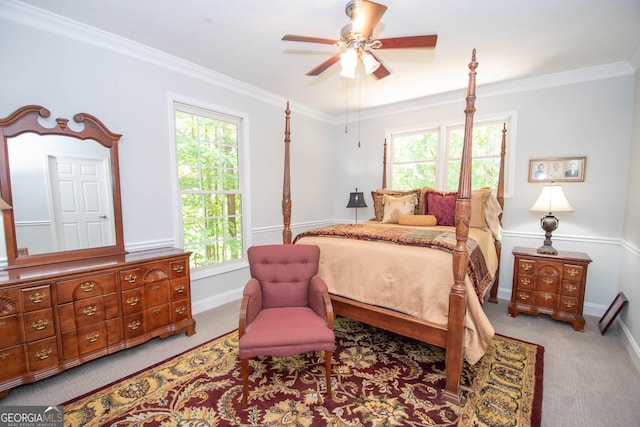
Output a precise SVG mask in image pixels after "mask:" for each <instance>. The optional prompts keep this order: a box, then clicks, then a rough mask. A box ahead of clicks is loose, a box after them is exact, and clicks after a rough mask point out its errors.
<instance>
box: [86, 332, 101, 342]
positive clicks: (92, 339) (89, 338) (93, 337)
mask: <svg viewBox="0 0 640 427" xmlns="http://www.w3.org/2000/svg"><path fill="white" fill-rule="evenodd" d="M98 338H100V334H99V333H97V332H94V333H92V334H89V335H87V337H86V339H87V341H89V342H96V341H98Z"/></svg>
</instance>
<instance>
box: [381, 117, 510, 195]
mask: <svg viewBox="0 0 640 427" xmlns="http://www.w3.org/2000/svg"><path fill="white" fill-rule="evenodd" d="M504 123H507V128H509V124H510V119H508V118H507V119H500V120H492V121H486V122H479V123H476V124H475V125H474V127H473V147H472V176H471V186H472V188H482V187H491V188H497V186H498V178H499V173H500V149H501V146H502V127H503V124H504ZM390 141H391V144H390V162H389V177H390V184H391V186H390V188H394V189H398V190H402V189H411V188H420V187H434V188H438V189H441V190H448V191H455V190H457V189H458V181H459V178H460V164H461V162H462V146H463V143H464V125H442V126H434V127H431V128H425V129H419V130H412V131H405V132H396V133H391V135H390ZM505 161H506V160H505ZM507 169H508V168H505V170H507Z"/></svg>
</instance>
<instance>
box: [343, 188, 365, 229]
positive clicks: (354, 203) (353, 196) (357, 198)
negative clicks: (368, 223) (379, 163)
mask: <svg viewBox="0 0 640 427" xmlns="http://www.w3.org/2000/svg"><path fill="white" fill-rule="evenodd" d="M347 207H348V208H356V224H357V223H358V208H366V207H367V203H366V202H365V201H364V194H362V192H359V191H358V189H357V188H356V191H355V192H353V193H349V203H347Z"/></svg>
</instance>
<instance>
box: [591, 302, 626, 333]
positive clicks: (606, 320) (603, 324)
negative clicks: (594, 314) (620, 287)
mask: <svg viewBox="0 0 640 427" xmlns="http://www.w3.org/2000/svg"><path fill="white" fill-rule="evenodd" d="M627 302H628V300H627V297H626V296H625V295H624V294H623V293H622V292H619V293H618V295H616V297H615V299H614V300H613V302H612V303H611V305H610V306H609V308H608V309H607V311H606V312H605V313H604V316H602V318H601V319H600V321H599V322H598V328H600V333H601V334H602V335H604V333H605V332H607V329H609V326H611V324H612V323H613V321H614V320H616V317H618V314H620V312H621V311H622V309H623V308H624V306H625V305H627Z"/></svg>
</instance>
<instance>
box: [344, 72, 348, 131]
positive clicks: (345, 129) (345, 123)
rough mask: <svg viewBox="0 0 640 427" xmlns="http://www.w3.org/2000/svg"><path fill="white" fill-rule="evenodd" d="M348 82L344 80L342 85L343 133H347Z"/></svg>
mask: <svg viewBox="0 0 640 427" xmlns="http://www.w3.org/2000/svg"><path fill="white" fill-rule="evenodd" d="M348 101H349V80H346V82H345V84H344V133H349V114H348V106H349V102H348Z"/></svg>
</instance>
